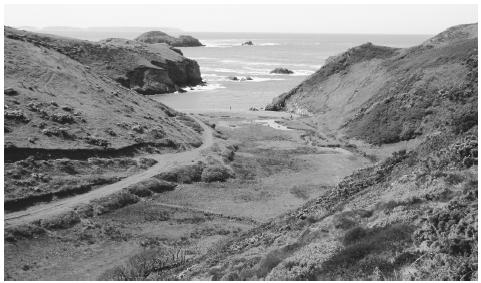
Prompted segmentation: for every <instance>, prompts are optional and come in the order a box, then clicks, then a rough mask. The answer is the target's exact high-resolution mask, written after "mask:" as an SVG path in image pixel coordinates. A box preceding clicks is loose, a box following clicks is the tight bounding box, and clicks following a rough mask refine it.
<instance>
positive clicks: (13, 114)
mask: <svg viewBox="0 0 481 283" xmlns="http://www.w3.org/2000/svg"><path fill="white" fill-rule="evenodd" d="M4 117H5V119H9V120H16V121H20V122H23V123H28V122H29V121H30V119H29V118H28V117H27V116H26V115H25V114H23V112H22V111H20V110H5V112H4Z"/></svg>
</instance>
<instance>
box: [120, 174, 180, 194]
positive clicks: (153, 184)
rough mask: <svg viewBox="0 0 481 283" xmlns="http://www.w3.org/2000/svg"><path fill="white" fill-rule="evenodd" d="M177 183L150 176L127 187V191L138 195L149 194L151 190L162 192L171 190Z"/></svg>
mask: <svg viewBox="0 0 481 283" xmlns="http://www.w3.org/2000/svg"><path fill="white" fill-rule="evenodd" d="M176 186H177V185H176V184H174V183H171V182H167V181H164V180H159V179H156V178H150V179H147V180H145V181H142V182H139V183H137V184H134V185H131V186H129V187H127V191H128V192H129V193H131V194H134V195H136V196H139V197H146V196H151V195H152V192H155V193H163V192H165V191H171V190H173V189H174V188H175V187H176Z"/></svg>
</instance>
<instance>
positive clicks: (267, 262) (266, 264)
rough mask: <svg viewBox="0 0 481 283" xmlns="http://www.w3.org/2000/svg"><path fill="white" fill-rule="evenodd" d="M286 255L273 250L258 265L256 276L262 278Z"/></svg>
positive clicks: (280, 251) (281, 251)
mask: <svg viewBox="0 0 481 283" xmlns="http://www.w3.org/2000/svg"><path fill="white" fill-rule="evenodd" d="M286 257H287V255H286V253H285V252H284V251H283V250H274V251H272V252H270V253H268V254H267V255H266V256H265V257H264V258H263V259H261V261H260V262H259V264H258V267H257V270H256V275H257V277H258V278H263V277H265V276H266V275H267V274H269V272H271V270H272V269H273V268H274V267H276V266H277V265H278V264H279V263H281V261H282V260H283V259H284V258H286Z"/></svg>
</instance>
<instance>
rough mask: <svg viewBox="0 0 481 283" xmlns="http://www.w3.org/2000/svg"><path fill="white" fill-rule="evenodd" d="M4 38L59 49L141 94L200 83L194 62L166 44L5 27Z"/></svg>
mask: <svg viewBox="0 0 481 283" xmlns="http://www.w3.org/2000/svg"><path fill="white" fill-rule="evenodd" d="M5 37H7V38H10V39H14V40H19V41H25V42H30V43H31V44H33V45H35V46H39V47H40V46H42V47H45V48H49V49H51V50H55V51H57V52H60V53H62V54H64V55H66V56H67V57H70V58H72V59H74V60H76V61H78V62H80V63H82V64H83V65H85V66H86V67H87V69H89V70H92V71H95V72H97V73H99V74H101V75H104V76H107V77H110V78H111V79H114V80H116V81H118V82H119V83H121V84H122V85H123V86H125V87H127V88H130V89H134V90H136V91H137V92H139V93H142V94H157V93H169V92H175V91H176V89H177V88H179V87H185V86H194V85H197V84H199V83H201V82H202V78H201V75H200V70H199V65H198V64H197V62H196V61H194V60H190V59H187V58H185V57H183V56H182V55H181V54H180V53H181V52H180V53H179V51H178V50H177V51H176V50H172V49H171V47H170V46H168V45H166V44H144V43H141V42H139V41H134V40H127V39H118V38H110V39H105V40H102V41H99V42H90V41H86V40H77V39H71V38H64V37H58V36H53V35H45V34H37V33H31V32H25V31H20V30H16V29H13V28H10V27H5Z"/></svg>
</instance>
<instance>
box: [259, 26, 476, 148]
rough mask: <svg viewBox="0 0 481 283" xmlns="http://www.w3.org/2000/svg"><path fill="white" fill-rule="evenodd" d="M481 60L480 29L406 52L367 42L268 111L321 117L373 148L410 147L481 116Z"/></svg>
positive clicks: (462, 30)
mask: <svg viewBox="0 0 481 283" xmlns="http://www.w3.org/2000/svg"><path fill="white" fill-rule="evenodd" d="M476 60H477V24H474V25H462V26H457V27H453V28H450V29H449V30H447V31H445V32H443V33H441V34H439V35H437V36H435V37H433V38H432V39H430V40H428V41H426V42H425V43H423V44H422V45H419V46H416V47H412V48H407V49H394V48H388V47H380V46H375V45H372V44H370V43H368V44H364V45H361V46H359V47H355V48H352V49H350V50H348V51H347V52H345V53H343V54H341V55H339V56H336V57H333V58H330V59H328V61H327V62H326V64H325V65H324V66H323V67H322V68H321V69H320V70H319V71H317V72H316V73H315V74H313V75H312V76H311V77H309V78H308V79H307V80H306V81H304V82H303V83H301V84H300V85H299V86H297V87H296V88H294V89H293V90H291V91H289V92H287V93H285V94H282V95H281V96H279V97H277V98H275V99H274V101H273V102H272V104H270V105H269V106H267V107H266V109H268V110H287V111H292V112H297V113H299V114H306V115H311V116H315V120H317V121H319V123H320V124H322V125H323V126H326V127H328V128H329V129H333V130H336V131H337V130H339V129H342V131H343V133H345V134H346V135H347V137H350V138H353V137H354V138H361V139H364V140H366V141H368V142H370V143H375V144H382V143H393V142H398V141H400V140H409V139H412V138H414V137H416V136H419V135H422V134H427V133H429V132H431V131H433V130H435V129H437V128H438V127H440V126H441V125H442V124H443V123H448V122H453V123H458V124H460V126H461V127H467V128H469V127H470V126H472V123H473V121H474V120H476V116H475V112H477V109H474V108H473V106H474V105H476V101H475V100H477V97H476V96H475V95H473V89H476V88H477V85H473V80H474V76H476V75H477V69H476V68H477V66H476V65H475V61H476ZM459 82H461V83H459ZM466 107H467V108H469V109H465V108H466ZM448 109H449V110H448ZM473 115H474V116H473ZM464 124H466V125H464Z"/></svg>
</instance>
